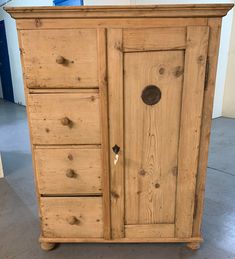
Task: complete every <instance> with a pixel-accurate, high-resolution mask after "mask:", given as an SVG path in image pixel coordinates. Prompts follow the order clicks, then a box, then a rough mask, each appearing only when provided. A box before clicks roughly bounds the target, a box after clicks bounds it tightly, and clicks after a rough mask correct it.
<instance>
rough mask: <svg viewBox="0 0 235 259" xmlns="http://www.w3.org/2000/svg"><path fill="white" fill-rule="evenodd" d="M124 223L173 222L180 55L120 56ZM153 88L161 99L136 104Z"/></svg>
mask: <svg viewBox="0 0 235 259" xmlns="http://www.w3.org/2000/svg"><path fill="white" fill-rule="evenodd" d="M124 69H125V77H124V106H125V115H124V117H125V120H124V121H125V135H124V142H125V204H126V209H125V224H127V225H129V224H154V223H173V222H174V219H175V200H176V199H175V198H176V177H177V166H178V143H179V127H180V120H179V118H180V110H181V96H182V82H183V70H184V51H183V50H181V51H150V52H138V53H125V54H124ZM148 85H156V86H157V87H158V88H159V89H160V91H161V99H160V101H159V103H157V104H155V105H146V104H145V103H144V102H143V100H142V99H141V95H142V92H143V91H144V89H145V87H147V86H148Z"/></svg>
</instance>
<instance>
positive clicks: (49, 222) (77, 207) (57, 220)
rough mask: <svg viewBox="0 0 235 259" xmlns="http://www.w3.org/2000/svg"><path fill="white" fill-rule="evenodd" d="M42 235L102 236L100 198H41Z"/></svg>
mask: <svg viewBox="0 0 235 259" xmlns="http://www.w3.org/2000/svg"><path fill="white" fill-rule="evenodd" d="M41 213H42V231H43V236H44V237H103V219H102V198H101V197H66V198H59V197H56V198H54V197H53V198H52V197H44V198H41Z"/></svg>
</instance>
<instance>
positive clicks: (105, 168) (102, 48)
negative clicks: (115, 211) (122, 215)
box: [97, 29, 111, 239]
mask: <svg viewBox="0 0 235 259" xmlns="http://www.w3.org/2000/svg"><path fill="white" fill-rule="evenodd" d="M106 36H107V34H106V29H98V30H97V39H98V43H97V45H98V63H99V66H98V70H99V72H98V77H99V89H100V92H99V94H100V115H101V125H100V126H101V155H102V172H103V175H102V180H103V181H102V183H103V217H104V238H105V239H110V238H111V231H110V228H111V218H110V217H111V216H110V178H109V126H108V82H107V76H108V75H107V60H106V59H107V53H106V52H107V44H106V40H107V39H106Z"/></svg>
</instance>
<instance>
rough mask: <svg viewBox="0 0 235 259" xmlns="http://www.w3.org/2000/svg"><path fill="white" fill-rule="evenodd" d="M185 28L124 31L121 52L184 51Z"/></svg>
mask: <svg viewBox="0 0 235 259" xmlns="http://www.w3.org/2000/svg"><path fill="white" fill-rule="evenodd" d="M185 35H186V29H185V27H176V28H146V29H144V30H143V29H142V28H141V29H124V30H123V51H125V52H132V51H150V50H171V49H172V50H175V49H185V45H186V37H185Z"/></svg>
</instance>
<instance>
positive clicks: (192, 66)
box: [175, 26, 209, 238]
mask: <svg viewBox="0 0 235 259" xmlns="http://www.w3.org/2000/svg"><path fill="white" fill-rule="evenodd" d="M208 36H209V27H208V26H189V27H188V28H187V48H186V55H185V74H184V85H183V96H182V110H181V126H180V141H179V161H178V179H177V197H176V220H175V223H176V228H175V231H176V232H175V234H176V237H184V238H186V237H190V236H191V235H192V227H193V212H194V198H195V186H196V174H197V166H198V153H199V141H200V127H201V115H202V104H203V94H204V79H205V67H206V59H207V49H208Z"/></svg>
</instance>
